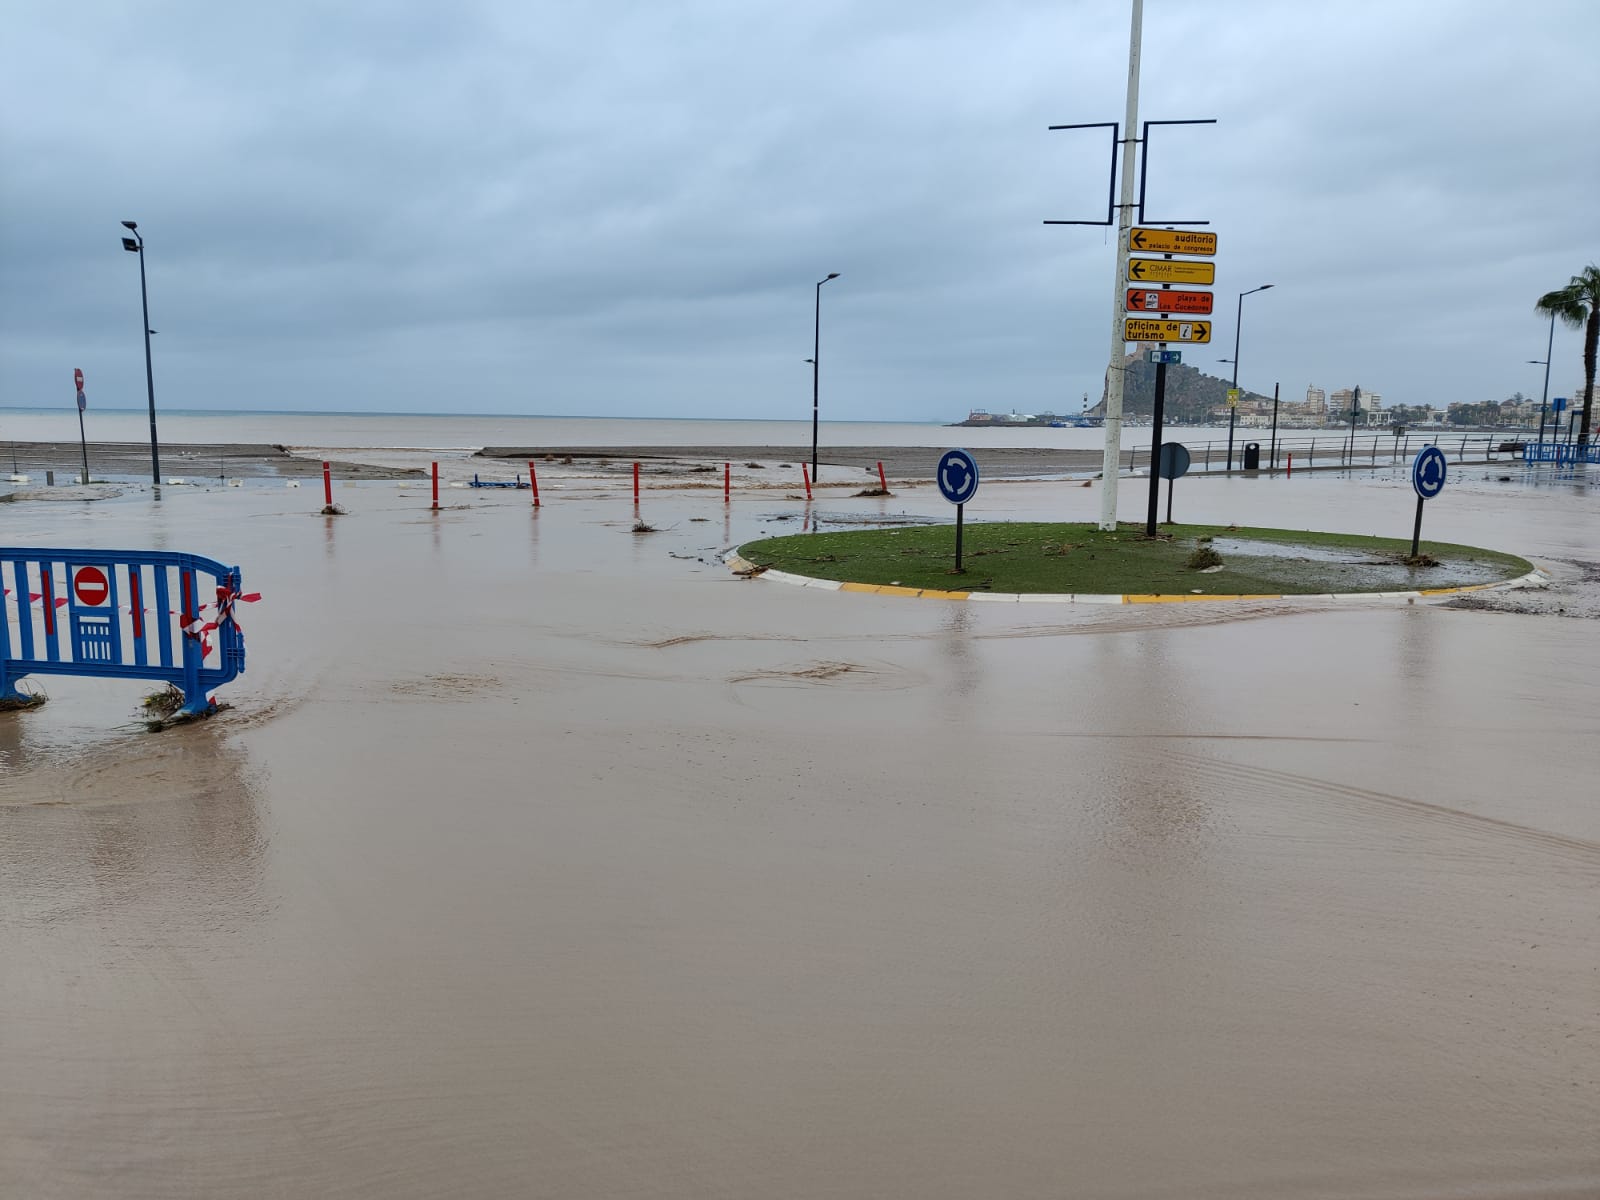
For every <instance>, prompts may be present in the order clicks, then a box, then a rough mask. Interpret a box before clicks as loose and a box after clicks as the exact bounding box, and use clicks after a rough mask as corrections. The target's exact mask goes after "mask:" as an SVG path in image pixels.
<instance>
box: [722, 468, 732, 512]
mask: <svg viewBox="0 0 1600 1200" xmlns="http://www.w3.org/2000/svg"><path fill="white" fill-rule="evenodd" d="M722 502H723V503H724V504H732V503H733V464H732V463H723V464H722Z"/></svg>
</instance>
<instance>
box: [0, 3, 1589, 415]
mask: <svg viewBox="0 0 1600 1200" xmlns="http://www.w3.org/2000/svg"><path fill="white" fill-rule="evenodd" d="M1129 11H1130V6H1129V2H1128V0H1103V2H1101V0H1097V2H1094V3H1081V4H1072V3H1061V2H1060V0H1049V2H1046V0H1040V2H1022V0H1015V2H1006V0H986V2H985V3H982V4H979V3H966V4H960V3H954V2H949V0H918V2H917V3H909V2H905V3H877V4H866V3H854V4H851V3H842V2H837V0H835V2H827V0H824V2H821V3H809V4H802V5H797V4H792V3H785V4H775V3H767V2H764V0H722V2H717V0H678V2H672V3H665V4H661V3H626V2H613V3H592V4H566V5H555V4H549V3H544V4H539V3H533V4H529V3H517V2H516V0H476V2H467V3H460V2H455V3H451V4H448V5H446V4H423V3H413V4H397V3H392V2H383V3H380V2H376V0H366V2H359V0H357V2H351V3H345V4H342V5H328V4H307V3H302V2H299V0H280V2H279V3H277V4H274V5H270V6H266V7H261V6H255V7H250V8H239V7H235V6H219V5H214V4H199V3H187V2H185V3H157V2H151V3H144V4H138V5H130V4H126V3H123V2H112V3H106V2H93V0H91V2H88V3H76V4H71V5H63V4H59V3H43V2H40V0H22V3H20V4H17V5H13V6H11V7H10V9H9V10H8V18H7V26H6V33H5V37H4V41H3V44H0V405H5V406H32V405H53V404H56V403H62V404H70V403H71V400H72V396H71V371H72V368H73V367H75V366H76V367H82V368H83V370H84V372H85V374H86V376H87V377H88V386H89V392H90V397H91V401H92V402H94V403H96V404H99V405H103V406H108V407H109V406H116V407H133V406H137V405H141V404H142V403H143V400H144V378H143V376H144V362H143V346H142V342H141V341H140V335H139V307H138V306H139V283H138V264H137V260H136V259H135V258H134V256H133V255H130V254H125V253H124V252H123V251H122V250H121V249H120V246H119V238H120V236H121V234H122V232H123V231H122V230H121V228H120V227H119V226H118V222H119V221H120V220H122V219H124V218H131V219H135V220H137V221H138V222H139V223H140V229H141V232H143V233H144V234H145V236H146V238H147V240H148V247H149V249H148V253H149V258H148V268H149V284H150V304H151V325H152V326H153V327H154V328H155V329H157V330H159V331H160V333H159V334H158V336H157V337H156V338H155V371H156V387H157V398H158V402H159V403H160V404H161V406H163V407H171V408H220V409H234V408H236V409H260V408H289V409H375V410H398V411H441V412H450V411H462V412H521V413H569V414H581V415H594V416H602V415H663V416H702V417H716V416H726V417H732V416H749V417H759V418H800V417H806V416H809V408H810V390H811V375H810V368H809V367H808V366H807V365H805V363H804V362H803V361H802V360H803V359H805V358H807V357H808V356H809V355H810V354H811V336H812V305H813V298H814V294H815V293H814V285H815V283H816V281H817V280H819V279H821V278H822V277H823V276H824V275H825V274H827V273H828V272H829V271H838V272H841V278H839V279H837V280H835V281H833V282H832V283H830V284H828V285H827V286H826V287H825V288H824V289H823V354H822V358H823V370H822V386H823V409H824V413H823V415H824V417H825V418H831V419H888V420H896V419H906V420H917V419H933V420H947V419H955V418H958V417H960V416H963V415H965V412H966V410H967V409H968V408H969V407H983V408H988V409H990V410H991V411H1007V410H1010V409H1013V408H1014V409H1017V410H1018V411H1029V412H1032V411H1039V410H1041V409H1054V410H1056V411H1076V410H1077V408H1078V404H1079V401H1080V398H1081V397H1082V395H1083V394H1084V393H1088V394H1089V395H1090V397H1091V399H1092V400H1094V399H1098V398H1099V395H1100V387H1101V378H1102V373H1103V370H1104V366H1105V357H1106V351H1107V344H1108V340H1109V319H1110V318H1109V308H1108V304H1109V301H1110V297H1111V292H1112V279H1111V270H1112V242H1113V238H1112V236H1111V235H1109V234H1108V233H1107V232H1106V231H1105V230H1102V229H1091V228H1077V227H1069V226H1048V227H1047V226H1045V225H1043V224H1042V221H1043V220H1044V219H1045V218H1052V217H1074V216H1080V215H1091V214H1093V213H1094V211H1095V210H1096V208H1097V207H1098V208H1099V209H1100V210H1103V208H1104V204H1105V180H1106V176H1105V148H1104V142H1103V140H1102V139H1103V137H1104V135H1103V134H1097V135H1086V134H1067V133H1049V132H1047V131H1046V126H1048V125H1051V124H1061V123H1067V122H1086V121H1107V120H1119V119H1120V118H1121V115H1122V107H1123V87H1124V81H1125V78H1126V57H1127V38H1128V17H1129ZM1597 48H1600V5H1596V4H1594V3H1593V0H1570V2H1563V0H1537V2H1529V0H1521V2H1518V3H1489V2H1474V0H1458V2H1451V3H1446V2H1444V0H1410V2H1409V3H1400V2H1398V0H1389V2H1387V3H1341V2H1338V0H1332V2H1330V3H1326V4H1319V5H1307V4H1299V3H1286V2H1276V3H1269V2H1245V0H1239V2H1225V0H1219V2H1216V3H1209V4H1199V3H1188V2H1184V0H1147V3H1146V6H1145V30H1144V70H1143V83H1144V86H1143V88H1142V100H1141V114H1140V115H1141V118H1143V119H1177V118H1189V117H1215V118H1217V119H1218V121H1219V124H1218V125H1216V126H1214V127H1200V128H1198V129H1195V130H1191V131H1183V132H1176V131H1169V132H1165V134H1164V136H1162V140H1159V141H1157V142H1156V143H1155V146H1154V150H1153V162H1152V168H1153V169H1152V173H1151V179H1150V185H1149V186H1150V204H1151V207H1150V215H1151V216H1152V217H1160V216H1169V217H1177V218H1183V217H1201V218H1209V219H1210V220H1211V222H1212V226H1211V227H1212V228H1213V229H1214V230H1215V231H1216V232H1217V233H1218V235H1219V237H1220V242H1221V253H1220V254H1219V256H1218V260H1217V261H1218V278H1217V288H1216V291H1217V297H1218V304H1217V310H1218V312H1217V317H1218V319H1217V322H1216V326H1217V328H1216V341H1215V342H1214V343H1213V345H1212V346H1211V347H1206V348H1193V349H1190V350H1188V351H1186V352H1185V361H1186V362H1192V363H1195V364H1196V365H1200V366H1202V367H1205V368H1207V369H1210V370H1213V371H1214V372H1215V373H1216V374H1219V375H1226V374H1227V373H1228V371H1229V370H1230V368H1228V367H1227V366H1225V365H1222V364H1219V363H1216V362H1215V360H1216V359H1218V358H1222V357H1229V356H1231V354H1232V345H1233V326H1234V319H1233V314H1234V311H1235V302H1236V296H1237V293H1238V292H1240V291H1244V290H1248V289H1249V288H1252V287H1255V286H1256V285H1257V284H1260V283H1273V284H1275V285H1276V287H1275V289H1274V290H1273V291H1270V292H1266V293H1263V294H1261V295H1257V296H1252V297H1250V298H1249V299H1247V300H1246V301H1245V321H1244V337H1243V345H1242V350H1241V354H1240V358H1241V363H1242V373H1241V382H1243V383H1244V384H1246V385H1247V386H1249V387H1251V388H1253V389H1255V390H1258V391H1270V389H1271V387H1272V384H1273V383H1274V381H1281V382H1282V385H1283V388H1284V394H1285V396H1287V397H1291V398H1292V397H1297V396H1300V395H1303V394H1304V389H1305V387H1306V385H1307V384H1308V383H1316V384H1318V385H1319V386H1323V387H1326V388H1328V389H1329V390H1332V389H1334V388H1337V387H1343V386H1349V385H1351V384H1355V383H1360V384H1361V385H1362V386H1363V387H1364V388H1366V389H1368V390H1376V391H1378V392H1381V393H1382V394H1383V396H1384V398H1385V403H1398V402H1409V403H1434V404H1443V403H1445V402H1448V401H1451V400H1478V399H1501V398H1503V397H1505V396H1507V395H1509V394H1510V393H1511V392H1513V391H1514V390H1519V389H1520V390H1521V391H1523V392H1524V393H1528V394H1531V395H1534V396H1537V395H1538V394H1539V390H1540V385H1541V382H1542V377H1541V371H1540V368H1537V367H1531V366H1527V365H1525V363H1524V360H1526V359H1530V358H1542V357H1543V352H1544V345H1545V335H1546V331H1547V326H1546V324H1545V323H1544V322H1543V321H1541V320H1539V319H1538V318H1536V317H1535V316H1534V315H1533V302H1534V300H1535V299H1536V298H1537V297H1538V296H1539V295H1540V294H1541V293H1542V292H1544V291H1547V290H1549V289H1551V288H1554V287H1558V286H1561V285H1562V284H1564V283H1565V282H1566V281H1567V279H1568V277H1569V276H1571V275H1572V274H1573V273H1574V272H1575V271H1577V270H1578V269H1579V268H1581V267H1582V266H1583V265H1584V264H1585V263H1588V262H1592V261H1596V260H1597V259H1600V237H1597V235H1596V225H1595V212H1596V204H1597V201H1600V136H1597V134H1600V121H1597V115H1596V114H1597V112H1600V103H1597V102H1596V100H1595V98H1594V84H1595V73H1594V62H1595V53H1596V50H1597ZM1158 136H1161V135H1158ZM1580 380H1581V364H1580V361H1579V339H1578V337H1577V335H1576V334H1574V333H1570V332H1567V331H1565V330H1563V329H1560V328H1558V329H1557V331H1556V348H1555V370H1554V372H1553V374H1552V376H1551V392H1552V394H1558V395H1559V394H1568V393H1570V392H1572V391H1573V390H1574V388H1575V387H1576V386H1577V384H1578V382H1579V381H1580Z"/></svg>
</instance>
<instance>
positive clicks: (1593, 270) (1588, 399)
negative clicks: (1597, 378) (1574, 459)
mask: <svg viewBox="0 0 1600 1200" xmlns="http://www.w3.org/2000/svg"><path fill="white" fill-rule="evenodd" d="M1533 307H1534V311H1535V312H1538V313H1541V314H1543V315H1544V316H1547V317H1548V316H1554V317H1555V318H1556V319H1558V320H1559V321H1560V322H1561V323H1562V324H1563V325H1568V326H1571V327H1572V328H1573V329H1581V330H1583V416H1582V417H1581V418H1579V421H1578V452H1579V453H1580V454H1581V453H1583V451H1584V450H1585V449H1587V448H1588V445H1589V409H1590V408H1591V407H1592V406H1593V404H1594V357H1595V343H1596V342H1600V267H1597V266H1595V265H1594V264H1593V263H1590V264H1589V265H1588V266H1587V267H1585V268H1584V269H1583V272H1582V273H1581V274H1578V275H1574V276H1573V277H1572V282H1571V283H1569V284H1567V286H1566V287H1564V288H1558V289H1556V290H1555V291H1553V292H1546V293H1545V294H1544V295H1542V296H1540V297H1539V301H1538V303H1537V304H1535V305H1534V306H1533Z"/></svg>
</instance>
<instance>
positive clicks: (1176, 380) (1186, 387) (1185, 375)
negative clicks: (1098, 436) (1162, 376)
mask: <svg viewBox="0 0 1600 1200" xmlns="http://www.w3.org/2000/svg"><path fill="white" fill-rule="evenodd" d="M1125 362H1126V369H1127V376H1126V378H1125V380H1124V383H1123V391H1122V411H1123V414H1124V415H1125V416H1138V417H1148V416H1150V415H1151V414H1152V413H1153V412H1154V411H1155V403H1156V367H1155V364H1154V363H1150V362H1146V361H1145V356H1144V353H1143V351H1140V352H1139V353H1137V354H1130V355H1128V357H1127V359H1126V360H1125ZM1230 386H1232V385H1231V384H1230V383H1229V381H1228V380H1226V379H1218V378H1217V377H1216V376H1214V375H1207V374H1206V373H1205V372H1204V371H1201V370H1200V369H1199V368H1197V367H1191V366H1189V365H1187V364H1186V363H1178V364H1176V365H1174V366H1169V367H1168V368H1167V403H1166V410H1165V411H1166V420H1168V421H1185V422H1201V421H1204V420H1205V419H1206V418H1207V417H1208V416H1212V415H1214V414H1215V415H1223V414H1226V412H1227V411H1228V388H1229V387H1230ZM1262 399H1265V400H1270V399H1272V397H1271V396H1260V395H1258V394H1257V393H1255V392H1252V391H1249V390H1248V389H1245V390H1243V391H1242V392H1241V395H1240V402H1241V403H1248V402H1249V401H1251V400H1262ZM1105 411H1106V397H1105V392H1104V391H1103V390H1102V392H1101V393H1100V403H1099V404H1097V405H1096V406H1095V407H1094V408H1092V409H1090V410H1089V414H1090V415H1091V416H1097V417H1098V416H1104V415H1105Z"/></svg>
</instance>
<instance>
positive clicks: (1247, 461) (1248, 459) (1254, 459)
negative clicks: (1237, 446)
mask: <svg viewBox="0 0 1600 1200" xmlns="http://www.w3.org/2000/svg"><path fill="white" fill-rule="evenodd" d="M1244 469H1245V470H1246V471H1259V470H1260V469H1261V443H1260V442H1246V443H1245V444H1244Z"/></svg>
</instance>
